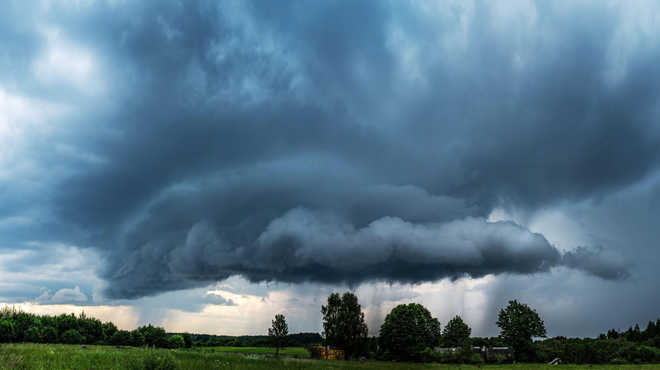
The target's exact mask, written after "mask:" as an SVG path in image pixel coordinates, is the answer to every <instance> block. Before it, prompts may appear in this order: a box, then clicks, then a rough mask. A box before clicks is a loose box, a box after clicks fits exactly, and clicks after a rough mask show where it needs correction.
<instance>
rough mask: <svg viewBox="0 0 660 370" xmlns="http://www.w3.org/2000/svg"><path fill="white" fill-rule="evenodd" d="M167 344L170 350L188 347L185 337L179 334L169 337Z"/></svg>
mask: <svg viewBox="0 0 660 370" xmlns="http://www.w3.org/2000/svg"><path fill="white" fill-rule="evenodd" d="M167 342H168V343H169V345H170V348H172V349H177V348H183V347H185V346H186V342H185V341H184V340H183V337H182V336H181V335H179V334H175V335H173V336H171V337H169V339H168V340H167Z"/></svg>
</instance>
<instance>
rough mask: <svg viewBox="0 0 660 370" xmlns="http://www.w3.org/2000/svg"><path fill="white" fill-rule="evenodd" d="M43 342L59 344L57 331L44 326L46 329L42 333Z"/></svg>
mask: <svg viewBox="0 0 660 370" xmlns="http://www.w3.org/2000/svg"><path fill="white" fill-rule="evenodd" d="M41 340H42V341H43V342H44V343H52V344H55V343H57V342H58V339H57V329H55V328H54V327H52V326H44V328H43V329H42V331H41Z"/></svg>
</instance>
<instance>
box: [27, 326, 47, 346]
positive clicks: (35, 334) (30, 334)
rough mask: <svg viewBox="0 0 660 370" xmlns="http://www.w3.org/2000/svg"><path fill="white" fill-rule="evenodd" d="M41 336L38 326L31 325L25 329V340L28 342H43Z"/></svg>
mask: <svg viewBox="0 0 660 370" xmlns="http://www.w3.org/2000/svg"><path fill="white" fill-rule="evenodd" d="M41 336H42V334H41V330H40V329H39V328H38V327H36V326H30V328H29V329H28V330H26V331H25V336H23V340H24V341H25V342H28V343H41Z"/></svg>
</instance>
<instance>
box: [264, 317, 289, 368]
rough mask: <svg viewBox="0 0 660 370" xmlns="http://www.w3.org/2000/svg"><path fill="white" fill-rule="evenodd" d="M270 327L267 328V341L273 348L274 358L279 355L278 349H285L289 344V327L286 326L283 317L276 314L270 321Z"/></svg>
mask: <svg viewBox="0 0 660 370" xmlns="http://www.w3.org/2000/svg"><path fill="white" fill-rule="evenodd" d="M272 324H273V325H272V326H271V327H270V328H268V339H269V341H270V346H271V347H273V348H275V357H277V356H278V355H279V353H280V348H284V347H286V345H287V344H288V342H289V337H288V335H289V326H288V325H287V324H286V320H285V319H284V315H282V314H279V313H278V314H277V315H275V319H274V320H273V321H272Z"/></svg>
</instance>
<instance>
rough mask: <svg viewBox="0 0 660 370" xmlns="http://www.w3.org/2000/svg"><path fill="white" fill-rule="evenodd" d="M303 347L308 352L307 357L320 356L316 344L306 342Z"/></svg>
mask: <svg viewBox="0 0 660 370" xmlns="http://www.w3.org/2000/svg"><path fill="white" fill-rule="evenodd" d="M305 349H306V350H307V352H309V357H311V358H321V352H319V348H318V346H315V345H313V344H306V345H305Z"/></svg>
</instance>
